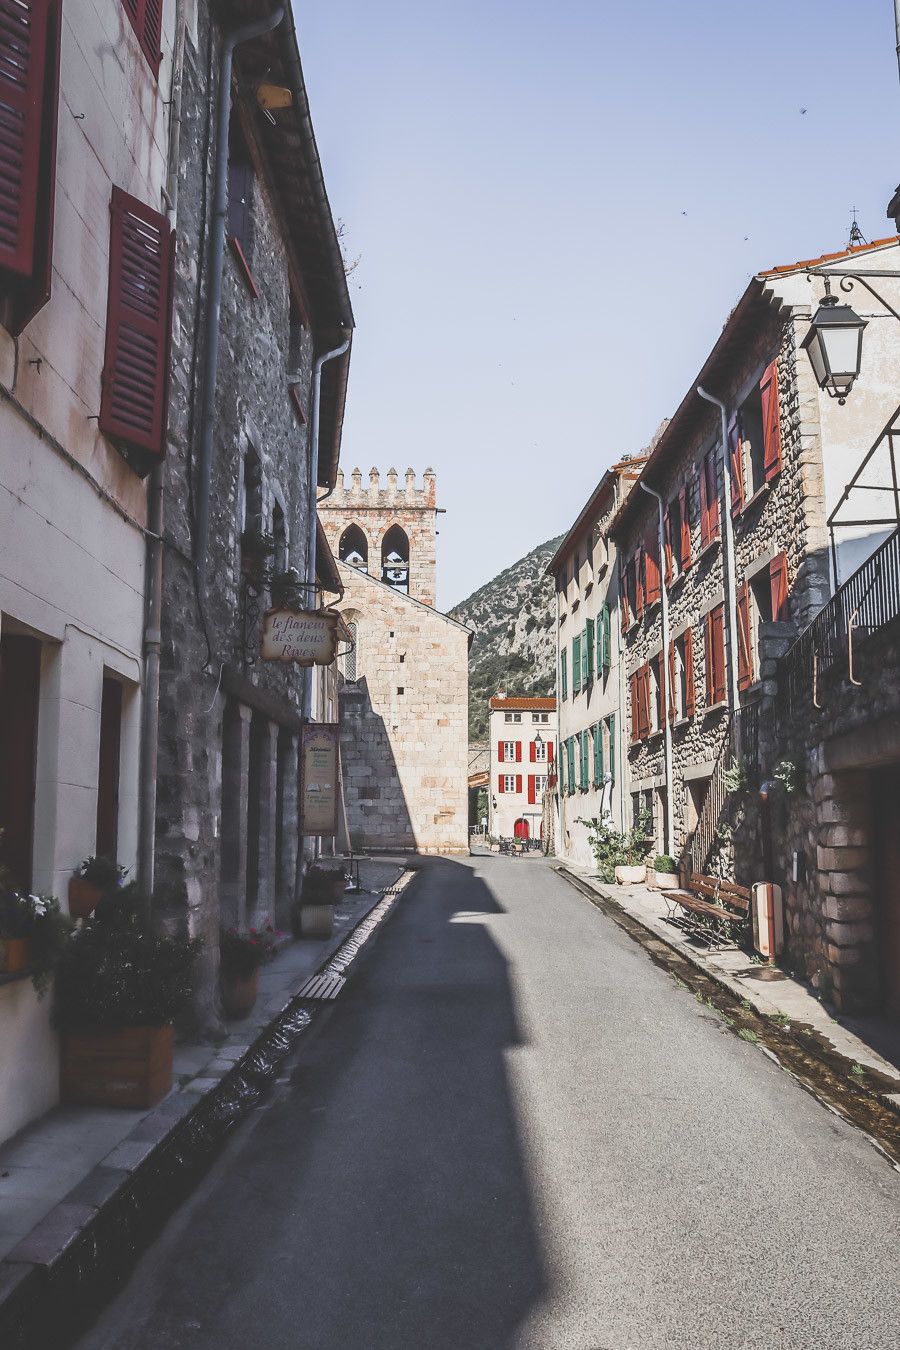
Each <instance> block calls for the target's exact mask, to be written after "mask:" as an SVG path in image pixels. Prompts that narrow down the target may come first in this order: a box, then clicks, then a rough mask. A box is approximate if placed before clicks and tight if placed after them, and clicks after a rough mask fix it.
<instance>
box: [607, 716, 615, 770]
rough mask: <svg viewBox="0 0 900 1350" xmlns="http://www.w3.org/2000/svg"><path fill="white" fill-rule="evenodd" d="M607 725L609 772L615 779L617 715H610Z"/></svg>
mask: <svg viewBox="0 0 900 1350" xmlns="http://www.w3.org/2000/svg"><path fill="white" fill-rule="evenodd" d="M606 725H607V728H608V730H609V772H610V775H611V776H612V777H613V778H615V776H616V714H615V713H610V715H609V717H608V718H607V719H606Z"/></svg>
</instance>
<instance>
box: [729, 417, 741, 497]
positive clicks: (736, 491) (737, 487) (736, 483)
mask: <svg viewBox="0 0 900 1350" xmlns="http://www.w3.org/2000/svg"><path fill="white" fill-rule="evenodd" d="M728 467H729V470H730V473H731V514H732V515H733V516H736V515H739V514H740V512H741V511H743V509H744V442H743V438H742V437H741V424H740V422H739V420H738V415H737V413H735V414H734V416H733V417H732V419H731V421H730V422H729V423H728Z"/></svg>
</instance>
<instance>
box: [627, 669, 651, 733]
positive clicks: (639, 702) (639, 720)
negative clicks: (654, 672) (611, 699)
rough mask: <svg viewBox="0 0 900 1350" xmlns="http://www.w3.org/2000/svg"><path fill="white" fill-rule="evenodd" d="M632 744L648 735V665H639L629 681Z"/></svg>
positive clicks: (649, 693)
mask: <svg viewBox="0 0 900 1350" xmlns="http://www.w3.org/2000/svg"><path fill="white" fill-rule="evenodd" d="M630 691H631V740H632V744H634V743H635V742H636V741H642V740H644V739H645V737H647V736H649V735H650V701H651V691H650V667H649V666H646V665H645V666H641V667H640V668H639V669H638V670H636V671H635V672H634V674H633V675H632V677H631V681H630Z"/></svg>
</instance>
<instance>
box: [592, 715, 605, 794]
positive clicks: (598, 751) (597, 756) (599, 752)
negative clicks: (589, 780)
mask: <svg viewBox="0 0 900 1350" xmlns="http://www.w3.org/2000/svg"><path fill="white" fill-rule="evenodd" d="M602 783H603V723H602V722H598V723H597V725H596V726H595V727H594V787H600V786H601V785H602Z"/></svg>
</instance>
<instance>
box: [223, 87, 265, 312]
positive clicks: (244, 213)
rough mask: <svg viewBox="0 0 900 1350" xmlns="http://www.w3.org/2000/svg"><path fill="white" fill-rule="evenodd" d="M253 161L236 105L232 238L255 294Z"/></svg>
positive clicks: (231, 142)
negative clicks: (253, 270)
mask: <svg viewBox="0 0 900 1350" xmlns="http://www.w3.org/2000/svg"><path fill="white" fill-rule="evenodd" d="M253 181H254V173H253V164H252V162H251V159H250V151H249V149H248V147H247V141H246V139H245V137H244V132H243V129H242V127H241V121H240V115H239V113H238V110H237V109H236V108H235V109H234V110H233V112H232V114H231V122H230V124H229V127H228V227H227V228H228V240H229V243H230V244H231V247H232V249H233V250H234V253H235V254H236V256H237V259H238V262H239V263H240V264H241V267H242V270H243V272H244V277H245V280H246V281H247V283H248V284H249V286H250V288H251V290H252V292H253V294H254V295H257V294H258V291H257V289H256V283H255V282H254V280H253V272H252V269H253Z"/></svg>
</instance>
